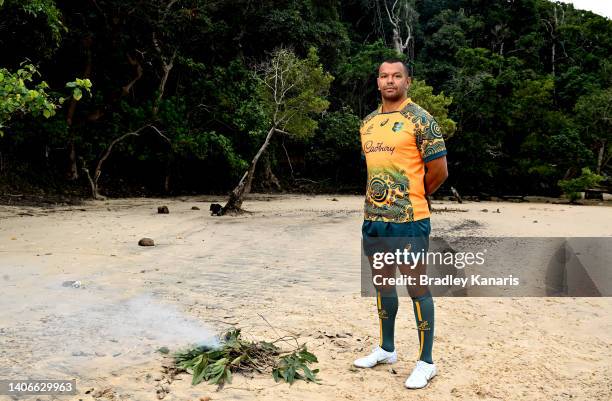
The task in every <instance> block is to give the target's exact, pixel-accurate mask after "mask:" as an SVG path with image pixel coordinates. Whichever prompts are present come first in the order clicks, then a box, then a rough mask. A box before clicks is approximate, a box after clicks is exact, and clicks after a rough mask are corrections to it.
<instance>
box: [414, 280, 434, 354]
mask: <svg viewBox="0 0 612 401" xmlns="http://www.w3.org/2000/svg"><path fill="white" fill-rule="evenodd" d="M412 305H413V307H414V317H415V318H416V324H417V330H418V334H419V360H421V361H424V362H427V363H433V359H432V357H431V350H432V348H433V338H434V303H433V298H432V297H431V294H430V293H429V292H428V293H427V295H424V296H422V297H416V298H412Z"/></svg>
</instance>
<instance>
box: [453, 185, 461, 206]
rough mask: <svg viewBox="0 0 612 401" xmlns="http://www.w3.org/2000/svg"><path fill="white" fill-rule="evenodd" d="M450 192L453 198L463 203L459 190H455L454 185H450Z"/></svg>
mask: <svg viewBox="0 0 612 401" xmlns="http://www.w3.org/2000/svg"><path fill="white" fill-rule="evenodd" d="M450 189H451V192H452V193H453V196H454V197H455V200H456V201H457V202H458V203H463V201H462V200H461V196H460V195H459V192H457V190H456V189H455V187H451V188H450Z"/></svg>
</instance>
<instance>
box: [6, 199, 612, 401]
mask: <svg viewBox="0 0 612 401" xmlns="http://www.w3.org/2000/svg"><path fill="white" fill-rule="evenodd" d="M223 200H224V199H223V198H221V197H202V196H200V197H181V198H172V199H141V198H131V199H116V200H108V201H96V202H86V203H84V204H83V205H79V206H61V207H55V208H37V207H25V206H0V276H1V278H0V282H1V283H2V288H3V289H2V296H1V297H0V379H24V378H38V379H73V378H74V379H76V380H77V387H78V391H79V394H78V395H76V396H69V397H66V396H64V397H61V398H59V397H58V398H57V399H61V400H67V399H71V400H143V401H145V400H156V399H158V398H159V397H160V396H163V399H164V400H168V401H171V400H175V401H178V400H190V401H191V400H194V401H195V400H200V398H202V397H204V399H206V398H205V397H210V399H211V400H215V401H216V400H254V399H256V400H264V401H273V400H274V401H275V400H290V401H296V400H314V401H319V400H411V399H415V400H416V399H418V400H422V401H425V400H436V401H438V400H589V401H590V400H609V399H610V395H611V394H612V298H436V300H435V304H436V333H435V344H434V352H433V353H434V355H433V356H434V360H435V361H436V364H437V365H438V377H436V378H435V379H434V380H433V381H432V382H431V384H430V385H429V386H428V387H427V388H426V389H424V390H416V391H409V390H406V389H405V388H404V387H403V383H404V380H405V379H406V377H407V375H408V374H409V373H410V370H411V369H412V367H413V364H414V361H415V358H416V354H417V350H418V339H417V334H416V329H415V327H414V316H413V312H412V305H411V303H410V300H409V299H407V298H402V299H400V309H399V312H398V320H397V323H396V348H397V349H398V352H399V357H400V359H399V361H398V363H397V364H395V365H393V366H392V368H391V366H387V365H385V366H378V367H376V368H374V369H371V370H357V369H355V368H353V367H352V361H353V360H354V359H355V358H356V357H358V356H361V355H363V354H365V353H368V352H369V351H370V348H372V347H373V346H375V345H376V344H377V342H378V338H377V336H378V322H377V317H376V308H375V301H374V300H373V299H372V298H363V297H361V296H360V268H359V265H360V239H361V222H362V219H363V216H362V205H363V198H362V197H360V196H337V195H336V196H332V195H325V196H323V195H318V196H306V195H254V196H252V197H251V198H249V200H247V201H246V202H245V204H244V208H245V209H247V210H249V211H250V212H252V213H250V214H245V215H242V216H238V217H230V216H224V217H213V216H210V215H209V212H208V206H209V204H210V203H211V202H222V201H223ZM161 205H167V206H168V208H169V210H170V213H169V214H157V206H161ZM193 206H197V207H199V209H200V210H192V207H193ZM433 206H434V208H435V209H437V210H438V212H436V213H434V215H433V216H432V235H438V236H445V235H455V236H522V237H530V236H531V237H540V236H541V237H544V236H568V237H571V236H573V237H581V236H582V237H588V236H612V224H611V223H612V208H611V207H608V206H574V205H565V204H552V203H533V202H528V203H507V202H504V203H502V202H499V203H498V202H471V203H464V204H460V205H459V204H457V203H452V202H448V201H437V202H434V205H433ZM484 209H486V211H483V210H484ZM497 210H499V213H497ZM494 211H495V213H493V212H494ZM143 237H149V238H152V239H154V241H155V244H156V246H154V247H140V246H138V245H137V243H138V240H139V239H140V238H143ZM70 281H78V282H79V283H78V285H75V286H71V285H67V284H66V283H68V282H70ZM233 326H236V327H241V328H242V329H243V333H244V334H245V336H246V337H247V338H251V339H255V340H264V339H265V340H274V339H276V338H279V337H281V336H283V335H286V334H291V335H295V336H297V337H298V338H299V341H300V342H303V343H306V344H307V346H308V349H309V350H310V351H312V352H313V353H314V354H316V355H317V357H318V358H319V363H318V364H317V365H316V367H317V368H319V369H320V373H319V377H320V379H321V384H320V385H317V384H312V383H305V382H296V383H295V384H293V385H292V386H289V385H288V384H285V383H275V382H274V380H273V379H272V377H271V375H267V374H266V375H259V374H255V375H252V376H245V375H240V374H237V375H235V376H234V380H233V382H232V383H231V384H228V385H226V386H225V388H223V389H222V390H220V391H216V386H212V385H208V384H205V383H203V384H200V385H198V386H191V378H190V376H189V375H187V374H179V375H178V376H176V377H172V376H171V375H169V374H168V373H166V372H165V369H164V366H169V364H170V361H169V359H168V357H167V356H164V355H162V354H160V353H158V352H156V350H157V349H158V348H159V347H162V346H165V347H168V348H169V349H170V350H171V351H176V350H179V349H181V348H182V347H185V346H186V345H188V344H190V343H193V342H198V341H213V340H212V338H213V336H214V335H215V334H218V333H220V332H223V331H224V330H226V329H228V328H230V327H233ZM3 397H4V398H3ZM5 399H6V400H11V399H13V398H10V397H9V396H0V400H5ZM19 399H37V398H36V397H31V398H28V397H22V398H19ZM38 399H41V400H47V399H53V398H51V397H48V396H47V397H38Z"/></svg>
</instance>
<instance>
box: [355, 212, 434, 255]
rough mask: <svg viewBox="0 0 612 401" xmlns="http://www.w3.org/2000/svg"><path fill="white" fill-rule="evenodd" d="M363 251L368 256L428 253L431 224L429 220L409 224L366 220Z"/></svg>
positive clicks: (363, 228) (363, 233) (364, 223)
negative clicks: (386, 253)
mask: <svg viewBox="0 0 612 401" xmlns="http://www.w3.org/2000/svg"><path fill="white" fill-rule="evenodd" d="M361 233H362V239H363V240H362V244H363V251H364V253H365V254H366V255H367V256H372V255H374V254H375V253H378V252H395V250H397V249H399V250H400V251H403V250H404V249H408V250H410V251H411V252H427V251H428V249H429V234H430V233H431V224H430V221H429V218H426V219H421V220H417V221H411V222H408V223H390V222H385V221H370V220H365V221H364V222H363V225H362V226H361Z"/></svg>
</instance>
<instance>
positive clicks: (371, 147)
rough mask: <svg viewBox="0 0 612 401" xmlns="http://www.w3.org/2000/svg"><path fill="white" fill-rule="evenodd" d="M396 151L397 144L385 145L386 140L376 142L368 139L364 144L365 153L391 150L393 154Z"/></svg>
mask: <svg viewBox="0 0 612 401" xmlns="http://www.w3.org/2000/svg"><path fill="white" fill-rule="evenodd" d="M394 151H395V146H389V145H385V144H384V142H377V143H376V144H374V142H373V141H367V142H366V143H364V145H363V152H364V153H372V152H389V153H391V154H393V152H394Z"/></svg>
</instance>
